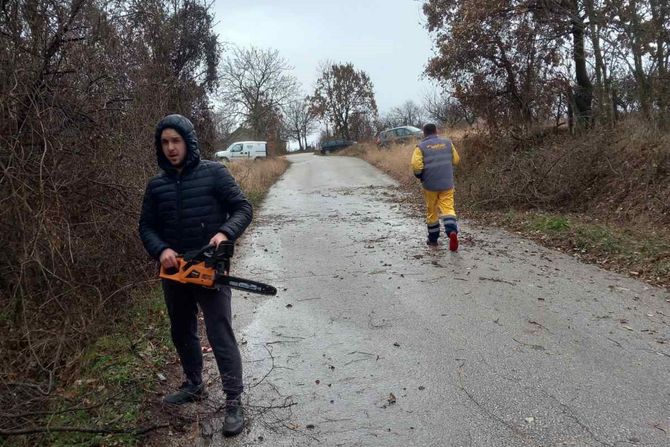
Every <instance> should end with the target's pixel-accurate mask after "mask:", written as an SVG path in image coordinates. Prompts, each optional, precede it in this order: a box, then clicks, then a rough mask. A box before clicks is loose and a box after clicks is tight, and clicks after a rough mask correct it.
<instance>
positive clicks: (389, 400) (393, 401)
mask: <svg viewBox="0 0 670 447" xmlns="http://www.w3.org/2000/svg"><path fill="white" fill-rule="evenodd" d="M386 400H388V402H389V404H394V403H395V402H396V398H395V395H394V394H393V393H390V394H389V397H388V398H387V399H386Z"/></svg>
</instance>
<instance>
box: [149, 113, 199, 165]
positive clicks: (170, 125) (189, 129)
mask: <svg viewBox="0 0 670 447" xmlns="http://www.w3.org/2000/svg"><path fill="white" fill-rule="evenodd" d="M165 129H174V130H176V131H177V132H178V133H179V135H181V137H182V138H183V139H184V141H185V142H186V158H185V159H184V170H188V169H192V168H193V167H195V166H197V164H198V163H200V149H198V137H197V135H196V134H195V128H194V127H193V123H191V121H190V120H189V119H188V118H186V117H185V116H182V115H177V114H173V115H167V116H166V117H164V118H163V119H162V120H160V121H159V122H158V124H156V134H155V144H156V159H157V160H158V166H159V167H160V168H161V169H162V170H164V171H165V172H168V173H175V172H177V168H175V167H174V166H172V163H170V160H168V159H167V157H166V156H165V154H163V148H162V146H161V133H163V130H165Z"/></svg>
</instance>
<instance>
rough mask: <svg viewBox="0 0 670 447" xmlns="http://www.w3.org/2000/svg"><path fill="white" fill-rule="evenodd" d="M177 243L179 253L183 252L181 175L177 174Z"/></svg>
mask: <svg viewBox="0 0 670 447" xmlns="http://www.w3.org/2000/svg"><path fill="white" fill-rule="evenodd" d="M177 241H178V242H177V243H178V244H179V252H183V250H184V249H183V244H184V241H183V240H182V225H181V175H180V174H179V173H178V174H177Z"/></svg>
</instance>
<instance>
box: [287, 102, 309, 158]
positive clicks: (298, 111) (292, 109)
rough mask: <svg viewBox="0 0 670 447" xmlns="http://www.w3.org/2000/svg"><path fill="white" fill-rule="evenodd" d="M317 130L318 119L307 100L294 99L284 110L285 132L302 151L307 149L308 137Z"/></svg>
mask: <svg viewBox="0 0 670 447" xmlns="http://www.w3.org/2000/svg"><path fill="white" fill-rule="evenodd" d="M316 129H317V117H316V115H315V114H314V113H313V111H312V108H311V107H310V104H309V102H308V100H307V99H306V98H303V99H294V100H293V101H291V102H290V103H289V104H288V106H287V107H286V108H285V109H284V132H285V134H286V136H287V137H288V138H290V139H293V140H295V141H297V142H298V145H299V146H300V150H303V149H305V148H306V147H307V137H308V136H309V135H310V134H312V133H313V132H315V131H316Z"/></svg>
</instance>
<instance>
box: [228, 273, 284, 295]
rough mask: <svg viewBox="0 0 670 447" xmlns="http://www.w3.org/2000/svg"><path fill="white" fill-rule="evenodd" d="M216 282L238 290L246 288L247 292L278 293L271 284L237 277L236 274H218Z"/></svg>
mask: <svg viewBox="0 0 670 447" xmlns="http://www.w3.org/2000/svg"><path fill="white" fill-rule="evenodd" d="M216 284H217V285H222V286H228V287H230V288H233V289H237V290H244V291H245V292H252V293H258V294H260V295H276V294H277V289H276V288H275V287H272V286H271V285H270V284H264V283H262V282H258V281H252V280H250V279H243V278H236V277H234V276H228V275H225V276H217V278H216Z"/></svg>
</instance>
